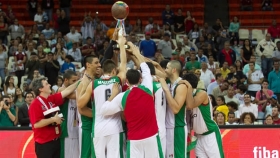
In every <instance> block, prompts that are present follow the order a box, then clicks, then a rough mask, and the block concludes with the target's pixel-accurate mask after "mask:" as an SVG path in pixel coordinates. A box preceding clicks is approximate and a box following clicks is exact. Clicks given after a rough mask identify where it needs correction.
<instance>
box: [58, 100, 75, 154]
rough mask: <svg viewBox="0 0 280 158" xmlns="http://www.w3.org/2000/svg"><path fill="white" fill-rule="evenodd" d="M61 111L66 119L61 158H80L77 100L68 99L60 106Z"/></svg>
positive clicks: (61, 140)
mask: <svg viewBox="0 0 280 158" xmlns="http://www.w3.org/2000/svg"><path fill="white" fill-rule="evenodd" d="M60 111H61V113H62V114H63V118H64V119H65V120H64V121H63V122H62V124H61V126H60V127H61V131H62V133H61V136H60V143H61V148H60V149H61V150H60V158H78V157H79V139H78V138H79V126H78V114H77V104H76V100H75V99H67V100H65V101H64V104H63V105H62V106H60Z"/></svg>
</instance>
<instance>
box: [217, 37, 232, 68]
mask: <svg viewBox="0 0 280 158" xmlns="http://www.w3.org/2000/svg"><path fill="white" fill-rule="evenodd" d="M224 46H225V47H224V49H222V50H221V52H220V53H219V57H218V58H219V62H220V66H222V65H223V64H224V62H227V63H228V65H229V66H231V65H232V64H234V63H235V60H236V54H235V52H234V50H232V49H231V48H230V44H229V42H228V41H227V42H225V45H224Z"/></svg>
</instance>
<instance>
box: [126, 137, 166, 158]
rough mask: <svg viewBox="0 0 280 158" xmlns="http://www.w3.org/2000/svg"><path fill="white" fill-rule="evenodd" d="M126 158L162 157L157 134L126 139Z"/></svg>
mask: <svg viewBox="0 0 280 158" xmlns="http://www.w3.org/2000/svg"><path fill="white" fill-rule="evenodd" d="M126 146H127V153H126V156H127V158H163V152H162V148H161V144H160V138H159V136H158V134H156V135H154V136H152V137H149V138H146V139H142V140H128V141H127V144H126Z"/></svg>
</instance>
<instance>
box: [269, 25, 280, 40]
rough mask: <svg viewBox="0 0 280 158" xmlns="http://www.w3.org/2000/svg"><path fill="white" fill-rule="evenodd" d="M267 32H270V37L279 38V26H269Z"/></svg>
mask: <svg viewBox="0 0 280 158" xmlns="http://www.w3.org/2000/svg"><path fill="white" fill-rule="evenodd" d="M267 32H268V33H270V34H271V37H272V38H279V37H280V26H276V27H274V26H270V27H269V28H268V30H267Z"/></svg>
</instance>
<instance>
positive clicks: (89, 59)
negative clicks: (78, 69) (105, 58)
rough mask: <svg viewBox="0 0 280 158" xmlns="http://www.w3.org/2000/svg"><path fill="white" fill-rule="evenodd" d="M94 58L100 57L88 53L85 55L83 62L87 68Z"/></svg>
mask: <svg viewBox="0 0 280 158" xmlns="http://www.w3.org/2000/svg"><path fill="white" fill-rule="evenodd" d="M93 58H98V57H97V56H95V55H88V56H85V58H84V61H83V64H84V67H85V69H86V68H87V63H92V61H93Z"/></svg>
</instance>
